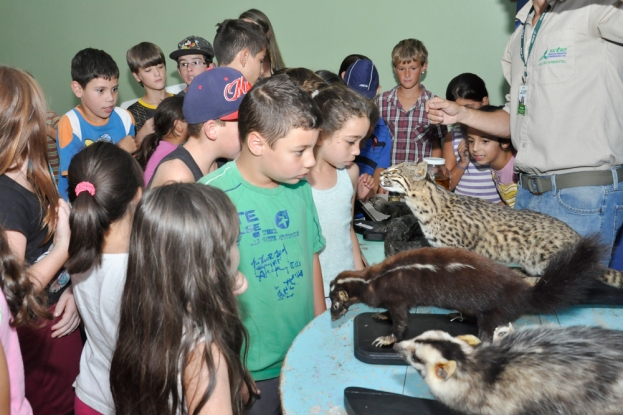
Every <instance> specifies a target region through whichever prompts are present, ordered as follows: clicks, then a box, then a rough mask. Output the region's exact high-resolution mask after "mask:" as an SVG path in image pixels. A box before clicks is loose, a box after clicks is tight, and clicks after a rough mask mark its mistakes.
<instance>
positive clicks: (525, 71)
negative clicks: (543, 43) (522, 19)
mask: <svg viewBox="0 0 623 415" xmlns="http://www.w3.org/2000/svg"><path fill="white" fill-rule="evenodd" d="M549 8H550V6H549V5H548V6H547V8H546V9H545V11H544V12H543V13H541V17H539V20H538V21H537V22H536V25H535V26H534V31H533V32H532V36H531V37H530V45H529V46H528V56H527V57H526V56H524V44H525V41H524V37H525V35H526V23H524V24H523V30H522V31H521V48H520V49H519V55H520V56H521V60H522V61H523V83H524V84H525V83H527V82H528V59H530V53H532V46H534V41H535V40H536V35H538V34H539V29H540V28H541V23H543V19H544V18H545V15H546V14H547V12H548V11H549ZM533 11H534V6H532V7H531V8H530V12H529V13H528V17H530V15H531V14H532V12H533ZM526 20H527V18H526Z"/></svg>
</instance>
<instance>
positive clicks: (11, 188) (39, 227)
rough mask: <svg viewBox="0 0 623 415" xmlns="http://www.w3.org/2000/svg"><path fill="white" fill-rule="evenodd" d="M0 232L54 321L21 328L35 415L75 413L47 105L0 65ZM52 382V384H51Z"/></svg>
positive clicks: (36, 90) (62, 220) (65, 232)
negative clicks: (49, 162) (48, 156)
mask: <svg viewBox="0 0 623 415" xmlns="http://www.w3.org/2000/svg"><path fill="white" fill-rule="evenodd" d="M0 85H2V88H0V226H3V227H4V229H5V230H6V236H7V239H8V241H9V247H10V248H11V250H12V252H13V253H14V255H15V256H16V258H17V260H18V261H19V262H20V264H24V266H25V267H26V271H27V275H28V278H29V279H30V281H31V282H32V283H33V285H34V286H35V288H36V290H37V291H42V292H43V293H44V295H46V296H47V305H48V310H49V312H50V313H51V314H52V315H54V317H55V319H54V320H45V321H40V322H39V324H37V327H34V328H33V327H19V328H18V330H17V332H18V335H19V342H20V347H21V351H22V357H23V359H24V374H25V382H26V398H27V399H28V400H29V401H30V404H31V406H32V409H33V413H34V414H45V415H47V414H51V415H56V414H58V415H61V414H62V415H65V414H67V413H68V412H71V411H72V410H73V401H74V392H73V389H72V386H71V385H72V383H73V381H74V380H75V379H76V376H77V375H78V369H79V362H80V352H81V351H82V340H81V339H80V333H79V332H78V331H74V330H75V329H76V328H77V327H78V324H79V323H80V318H79V316H78V313H77V311H76V307H75V303H74V298H73V293H72V289H71V285H70V284H69V275H68V274H67V273H66V272H64V273H61V272H60V271H61V268H62V267H63V264H65V261H67V247H68V245H69V235H70V232H69V224H68V220H69V206H68V205H67V203H65V201H63V200H59V198H58V193H57V192H56V187H55V186H54V180H53V179H52V176H51V174H50V170H49V168H48V165H47V160H46V134H47V129H46V123H45V117H46V102H45V98H44V96H43V92H42V91H41V88H40V87H39V85H38V84H37V83H36V81H35V80H34V79H33V78H32V77H31V76H30V75H28V74H27V73H26V72H24V71H22V70H20V69H13V68H7V67H4V66H0ZM50 379H54V381H50Z"/></svg>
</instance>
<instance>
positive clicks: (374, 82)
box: [344, 59, 379, 99]
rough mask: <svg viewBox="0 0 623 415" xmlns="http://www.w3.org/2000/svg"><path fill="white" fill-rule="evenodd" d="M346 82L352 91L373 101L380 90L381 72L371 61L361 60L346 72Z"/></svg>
mask: <svg viewBox="0 0 623 415" xmlns="http://www.w3.org/2000/svg"><path fill="white" fill-rule="evenodd" d="M344 82H346V85H348V87H349V88H350V89H352V90H354V91H356V92H359V93H360V94H361V95H363V96H364V97H366V98H368V99H373V98H374V97H375V96H376V91H377V89H379V71H377V70H376V66H374V64H373V63H372V61H371V60H370V59H359V60H358V61H356V62H354V63H353V64H352V65H350V66H349V67H348V69H347V70H346V73H345V74H344Z"/></svg>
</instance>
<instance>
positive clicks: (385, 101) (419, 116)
mask: <svg viewBox="0 0 623 415" xmlns="http://www.w3.org/2000/svg"><path fill="white" fill-rule="evenodd" d="M420 86H421V87H422V94H421V95H420V97H419V98H418V99H417V101H416V102H415V104H413V106H412V107H411V108H409V109H408V110H405V109H404V108H402V105H401V104H400V102H399V101H398V88H400V85H398V86H396V87H395V88H393V89H391V90H390V91H387V92H383V93H382V94H381V95H379V96H378V98H376V101H375V102H376V104H377V106H378V107H379V111H380V112H381V117H382V118H383V120H385V123H386V124H387V127H388V128H389V132H390V134H391V136H392V141H393V143H392V165H393V164H398V163H402V162H404V161H410V162H418V161H422V159H423V158H424V157H430V155H431V151H432V147H433V142H434V141H435V140H436V141H437V142H439V143H441V142H440V140H441V138H442V137H445V136H446V133H447V132H448V128H447V127H446V126H443V125H431V124H430V121H428V113H427V112H426V102H427V101H428V100H430V99H431V98H433V96H434V95H433V94H432V93H430V92H429V91H428V90H426V88H425V87H424V85H420Z"/></svg>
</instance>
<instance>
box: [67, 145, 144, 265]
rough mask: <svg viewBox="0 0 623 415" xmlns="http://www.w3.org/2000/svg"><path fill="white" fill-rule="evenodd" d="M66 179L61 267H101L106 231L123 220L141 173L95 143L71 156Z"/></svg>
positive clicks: (117, 152)
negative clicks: (65, 249) (66, 235)
mask: <svg viewBox="0 0 623 415" xmlns="http://www.w3.org/2000/svg"><path fill="white" fill-rule="evenodd" d="M67 179H68V182H69V201H70V202H71V204H72V209H71V214H70V216H69V227H70V228H71V238H70V240H69V260H68V261H67V263H66V264H65V268H66V269H67V271H68V272H69V273H70V274H75V273H80V272H85V271H87V270H88V269H89V268H91V267H93V266H96V265H100V264H101V262H102V249H103V246H104V237H105V235H106V232H107V231H108V230H109V229H110V225H111V224H112V223H113V222H115V221H117V220H119V219H121V218H123V216H124V215H125V214H126V212H127V210H128V208H129V207H130V206H131V202H132V200H133V199H134V197H135V196H136V192H137V191H138V189H139V188H143V172H142V171H141V168H140V166H139V165H138V163H137V162H136V161H135V160H134V159H133V158H132V156H130V155H129V154H128V153H127V152H125V151H124V150H122V149H120V148H119V147H117V146H115V145H114V144H110V143H104V142H98V143H95V144H92V145H90V146H88V147H86V148H85V149H84V150H82V151H81V152H79V153H78V154H76V155H75V156H74V158H73V159H72V160H71V164H70V165H69V171H68V176H67Z"/></svg>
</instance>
